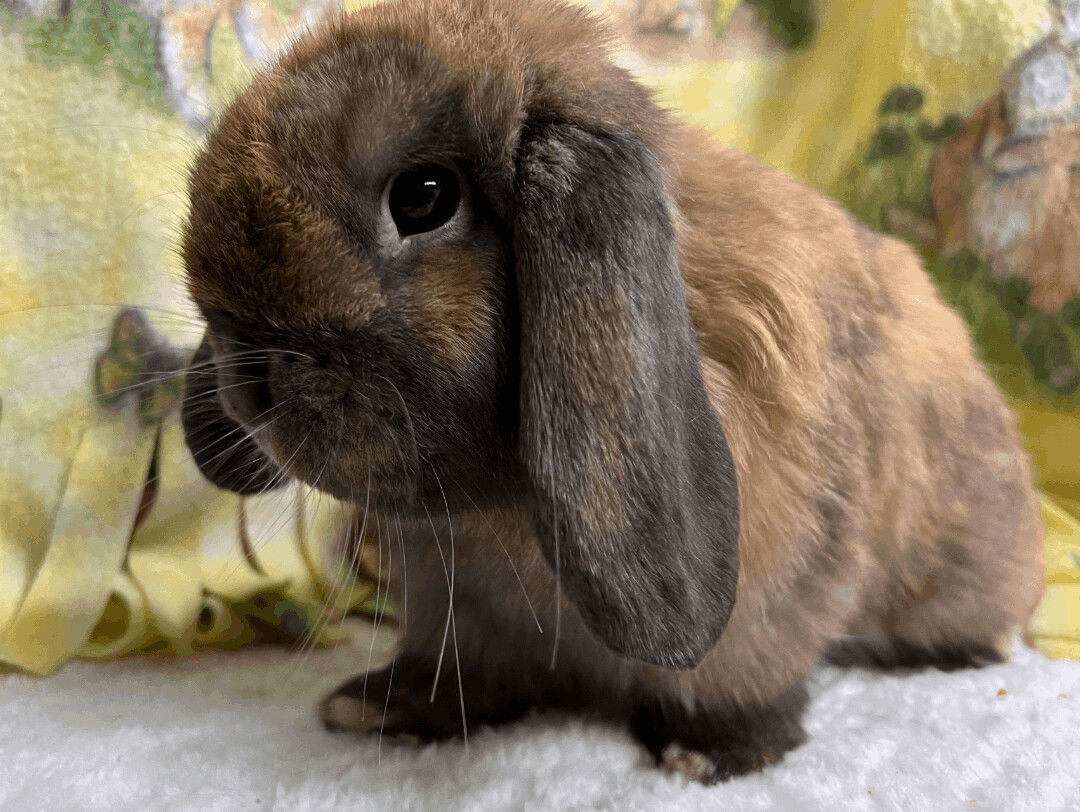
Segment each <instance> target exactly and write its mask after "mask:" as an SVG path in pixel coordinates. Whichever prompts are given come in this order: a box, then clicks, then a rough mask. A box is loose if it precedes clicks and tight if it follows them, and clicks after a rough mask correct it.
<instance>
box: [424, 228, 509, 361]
mask: <svg viewBox="0 0 1080 812" xmlns="http://www.w3.org/2000/svg"><path fill="white" fill-rule="evenodd" d="M500 268H501V257H499V256H497V255H495V252H483V251H478V250H475V249H468V248H461V247H459V246H441V247H439V248H437V249H435V250H433V251H431V252H430V253H429V254H428V256H427V257H426V258H425V262H424V264H423V265H422V266H421V267H420V268H418V269H417V278H418V281H417V284H416V287H415V288H414V290H413V296H412V302H411V307H410V309H409V316H408V318H407V321H408V327H409V329H410V331H411V332H412V333H413V334H414V335H416V336H418V337H419V338H420V340H421V342H422V343H423V344H424V345H426V347H428V348H429V349H430V351H431V353H432V355H433V357H434V358H435V362H436V364H437V365H438V366H439V367H440V368H445V369H448V370H450V371H461V370H467V369H475V368H476V366H477V365H480V366H487V364H486V363H485V362H486V361H490V360H491V357H492V355H493V353H494V352H495V346H494V344H495V342H494V339H495V332H496V331H495V322H496V309H495V302H494V301H493V300H494V298H495V296H494V290H495V287H496V283H497V280H498V278H499V276H500V275H501V273H500Z"/></svg>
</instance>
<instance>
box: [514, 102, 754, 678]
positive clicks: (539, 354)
mask: <svg viewBox="0 0 1080 812" xmlns="http://www.w3.org/2000/svg"><path fill="white" fill-rule="evenodd" d="M518 155H519V158H518V161H519V163H518V166H517V175H516V182H517V190H516V195H515V198H516V201H517V202H516V206H517V211H516V212H515V215H514V250H515V253H516V263H517V271H516V273H517V280H516V282H517V292H518V299H519V306H520V311H521V428H520V438H519V443H520V454H521V458H522V462H523V465H524V468H525V472H526V476H527V478H528V479H529V480H530V483H531V485H532V487H533V489H534V497H535V498H534V514H535V515H534V521H535V522H536V524H537V529H538V534H539V536H540V538H541V539H542V544H543V545H544V552H545V555H546V556H547V558H548V560H549V562H550V563H551V564H552V566H553V567H554V568H555V569H556V570H557V572H558V574H559V577H560V579H561V583H562V587H563V589H564V590H565V592H566V593H567V595H568V596H569V597H570V599H571V600H572V601H573V602H574V603H575V605H576V606H577V608H578V609H579V611H580V612H581V615H582V617H583V618H584V620H585V623H586V624H587V625H588V626H589V628H590V629H591V630H592V632H593V633H594V634H595V635H596V636H597V637H599V638H600V639H601V640H603V641H604V642H605V643H606V644H607V645H608V646H609V647H610V648H611V649H613V650H614V651H616V652H618V653H620V654H623V655H626V656H630V657H634V658H637V659H640V660H644V661H645V662H649V663H653V664H656V665H662V666H666V667H672V668H690V667H692V666H694V665H696V664H697V663H698V662H699V661H700V660H701V658H702V657H704V656H705V654H706V653H707V652H708V650H709V649H710V648H711V647H712V646H713V644H714V643H715V642H716V640H717V638H718V637H719V636H720V633H721V632H722V631H723V629H724V626H725V624H726V623H727V619H728V616H729V614H730V613H731V609H732V606H733V604H734V601H735V585H736V580H737V577H738V569H739V562H738V532H739V519H738V491H737V487H736V481H735V469H734V464H733V460H732V457H731V451H730V449H729V448H728V443H727V440H726V438H725V436H724V432H723V429H722V428H721V426H720V422H719V420H718V418H717V415H716V413H715V411H714V410H713V408H712V406H711V404H710V402H709V399H708V396H707V395H706V392H705V387H704V384H703V382H702V377H701V370H700V366H699V357H698V349H697V341H696V338H695V333H694V330H693V327H692V325H691V321H690V313H689V310H688V307H687V304H686V298H685V291H684V289H683V281H682V276H681V274H680V272H679V266H678V262H677V260H676V256H675V245H674V234H673V227H672V217H671V213H670V211H669V207H668V199H667V195H666V192H665V186H664V180H663V173H662V171H661V168H660V165H659V162H658V160H657V158H656V156H655V155H654V153H653V152H652V150H650V149H649V148H648V147H647V146H646V145H645V144H644V143H643V142H642V141H641V140H640V139H638V138H637V137H636V136H633V135H630V134H610V133H609V134H603V133H595V132H589V131H586V130H584V129H582V128H580V127H578V126H575V125H571V124H558V123H555V124H547V125H544V126H541V127H539V128H535V129H534V130H533V131H532V132H531V133H528V134H527V136H526V138H525V141H524V143H523V145H522V147H521V149H520V151H519V153H518Z"/></svg>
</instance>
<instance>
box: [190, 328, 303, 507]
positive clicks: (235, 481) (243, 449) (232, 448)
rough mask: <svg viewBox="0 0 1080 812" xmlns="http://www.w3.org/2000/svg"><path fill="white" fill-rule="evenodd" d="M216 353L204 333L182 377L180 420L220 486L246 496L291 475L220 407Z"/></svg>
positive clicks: (197, 458) (201, 466) (202, 466)
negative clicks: (213, 361) (213, 363)
mask: <svg viewBox="0 0 1080 812" xmlns="http://www.w3.org/2000/svg"><path fill="white" fill-rule="evenodd" d="M213 357H214V353H213V350H212V348H211V347H210V342H209V341H208V340H207V338H206V336H205V335H204V336H203V340H202V344H200V345H199V349H197V350H196V351H195V355H194V357H193V358H192V359H191V371H189V372H188V374H187V377H186V379H185V381H184V403H183V406H182V408H181V411H180V420H181V423H182V424H183V426H184V439H185V440H186V442H187V446H188V450H189V451H191V456H192V457H193V458H194V459H195V464H196V465H197V466H198V467H199V470H200V471H201V472H202V474H203V476H205V477H206V478H207V479H209V480H210V481H211V482H213V483H214V484H215V485H217V486H218V487H219V488H223V489H225V490H227V491H233V492H234V493H239V494H241V495H244V496H248V495H251V494H258V493H265V492H266V491H270V490H273V489H275V488H278V487H280V486H281V485H284V484H285V482H286V481H287V480H288V477H286V476H283V475H282V474H281V469H280V468H278V466H277V465H276V464H275V463H274V462H273V461H272V460H271V459H270V458H269V457H268V456H267V455H266V454H265V453H264V452H263V451H262V449H260V448H259V446H258V445H257V444H256V443H255V441H254V440H253V439H251V437H250V436H249V435H248V434H247V432H246V431H245V430H244V429H243V427H242V426H241V425H240V424H239V423H237V422H236V421H235V420H233V419H232V418H231V417H229V416H228V415H227V414H226V413H225V410H224V409H223V408H222V406H221V401H220V400H219V399H218V396H217V386H218V384H217V376H216V375H215V374H214V368H213V365H212V363H211V361H212V360H213Z"/></svg>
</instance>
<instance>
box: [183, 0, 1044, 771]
mask: <svg viewBox="0 0 1080 812" xmlns="http://www.w3.org/2000/svg"><path fill="white" fill-rule="evenodd" d="M611 53H612V50H611V39H610V37H609V36H608V33H607V29H606V27H605V23H604V22H603V21H602V20H600V19H598V18H596V17H594V16H593V15H592V14H591V13H590V12H588V11H587V10H585V9H583V8H582V7H580V6H575V5H570V4H564V3H562V2H559V1H558V0H528V1H527V2H526V0H398V1H397V2H393V3H387V4H382V5H378V6H374V7H371V8H368V9H365V10H362V11H360V12H358V13H354V14H351V15H344V16H340V17H336V18H334V19H332V20H329V21H327V22H325V23H324V24H323V25H322V26H321V27H319V28H317V29H316V30H314V31H312V32H311V33H309V34H307V35H305V36H304V37H302V38H301V39H300V40H299V41H298V42H297V43H296V44H295V45H294V47H293V48H292V49H291V50H289V51H288V52H287V53H286V54H285V55H284V56H283V57H282V58H281V59H280V60H279V61H278V62H277V63H276V64H275V65H274V66H273V67H272V68H270V69H268V70H267V71H265V72H264V73H262V74H261V75H259V76H258V77H256V78H255V79H254V81H253V83H252V84H251V86H250V87H249V88H248V89H247V90H246V91H245V92H244V93H242V94H241V95H240V96H239V97H238V98H237V99H236V100H235V102H234V103H233V104H232V106H231V107H230V108H229V109H228V110H226V111H225V112H224V113H223V115H222V116H221V118H220V121H219V122H218V123H217V125H216V126H215V128H214V129H213V130H212V131H211V132H210V134H209V136H208V139H207V142H206V144H205V146H204V148H203V149H202V151H201V153H200V154H199V155H198V157H197V158H196V160H195V162H194V164H193V167H192V170H191V176H190V187H189V188H190V213H189V216H188V219H187V221H186V223H185V225H184V227H183V231H182V235H181V245H180V251H181V256H182V258H183V261H184V265H185V272H186V279H187V286H188V289H189V291H190V295H191V297H192V298H193V300H194V302H195V304H196V305H197V306H198V308H199V309H200V310H201V312H202V314H203V315H204V316H205V319H206V322H207V329H206V333H205V337H204V339H203V344H202V347H201V348H200V350H199V354H198V356H197V359H196V360H197V362H198V363H200V364H204V365H210V367H211V368H214V369H216V375H215V376H207V375H205V374H201V375H192V376H190V377H189V381H188V385H187V392H186V395H185V401H184V407H183V422H184V427H185V431H186V437H187V442H188V445H189V448H190V450H191V453H192V455H193V457H194V458H195V460H196V462H197V463H198V464H199V465H200V468H201V470H202V471H203V472H204V474H205V475H206V476H207V477H208V478H209V479H210V480H212V481H214V482H216V483H217V484H218V485H220V486H221V487H224V488H227V489H230V490H233V491H237V492H252V491H261V490H265V489H270V488H273V487H275V486H277V485H279V484H281V483H282V482H284V481H285V480H288V479H298V480H301V481H303V482H305V483H308V484H309V485H311V486H313V487H314V488H316V489H318V490H320V491H322V492H325V493H328V494H330V495H332V496H334V497H337V498H339V499H341V500H345V501H347V502H348V503H350V504H352V505H355V506H356V514H355V518H354V520H353V521H352V525H353V532H352V540H353V541H352V543H360V540H362V539H364V538H366V537H372V538H375V539H377V540H378V541H379V544H380V554H381V556H380V557H381V561H382V564H381V566H382V569H384V570H386V571H387V572H388V573H389V579H390V587H391V592H392V594H393V595H395V597H396V598H397V600H398V604H399V607H400V619H401V632H400V634H401V640H400V648H399V651H398V653H397V655H396V658H395V659H394V660H393V662H392V664H391V665H389V666H387V668H385V669H383V670H379V671H376V672H374V673H370V674H367V675H362V676H360V677H358V678H357V679H355V680H352V681H350V682H348V683H347V684H345V685H343V686H341V688H340V689H338V690H337V691H336V692H334V693H333V694H331V695H330V696H328V697H327V698H326V699H325V700H324V701H323V703H322V704H321V706H320V713H321V714H322V717H323V721H324V723H325V724H326V725H327V726H328V727H330V728H332V729H347V730H350V731H355V732H360V733H379V734H381V735H387V736H390V735H394V736H398V737H401V738H402V739H406V740H407V739H412V740H415V741H421V742H429V741H435V740H440V739H445V738H449V737H454V736H461V735H463V734H467V731H468V730H472V729H474V728H475V727H476V726H484V725H496V724H499V723H505V722H509V721H511V720H513V719H516V718H518V717H521V716H522V715H523V714H526V713H528V712H530V711H532V710H533V709H552V710H554V711H556V712H569V713H580V714H584V715H587V716H589V717H593V718H599V719H604V720H608V721H611V722H614V723H617V724H620V725H626V726H628V728H629V729H630V730H631V731H632V732H633V734H634V735H635V736H636V737H637V739H639V740H640V741H641V742H642V744H643V745H644V746H645V747H646V748H647V750H648V752H649V753H651V754H652V756H653V757H654V758H655V759H656V761H657V763H658V764H659V765H661V766H663V767H665V768H666V769H669V770H672V771H675V772H678V773H682V774H684V775H686V776H687V777H689V778H691V779H693V780H696V781H701V782H704V783H712V782H717V781H722V780H726V779H729V778H731V777H734V776H738V775H742V774H745V773H749V772H752V771H756V770H759V769H761V768H763V767H765V766H767V765H771V764H774V763H776V762H779V761H780V760H781V759H782V758H783V757H784V755H785V753H787V752H788V751H790V750H792V749H793V748H795V747H796V746H797V745H799V744H800V743H801V742H803V741H804V739H805V733H804V730H803V728H802V725H801V721H800V720H801V716H802V713H803V711H804V708H805V707H806V704H807V691H806V687H805V682H806V679H807V676H808V674H810V672H811V670H812V669H813V668H814V666H815V664H816V663H817V662H818V661H819V660H821V659H822V658H823V657H824V658H826V659H830V660H832V661H835V662H843V663H846V664H850V665H867V666H871V667H922V666H940V667H943V668H956V667H963V666H976V665H984V664H987V663H990V662H997V661H1000V660H1001V659H1002V658H1003V657H1005V656H1007V654H1008V651H1009V646H1010V645H1011V641H1012V640H1013V639H1014V638H1015V635H1016V633H1017V632H1018V631H1022V630H1023V629H1024V628H1025V626H1026V624H1027V622H1028V620H1029V618H1030V616H1031V614H1032V612H1033V610H1034V608H1035V606H1036V604H1037V603H1038V601H1039V599H1040V596H1041V593H1042V578H1041V556H1042V552H1041V550H1042V545H1041V542H1042V536H1043V529H1042V527H1041V518H1040V513H1039V509H1038V503H1037V496H1036V493H1035V491H1034V488H1033V483H1032V472H1031V469H1030V464H1029V461H1028V459H1027V457H1026V456H1025V453H1024V451H1023V450H1022V448H1021V445H1020V441H1019V439H1018V435H1017V432H1016V429H1015V426H1014V420H1013V418H1012V417H1011V415H1010V412H1009V411H1008V410H1007V408H1006V406H1005V405H1004V403H1003V399H1002V396H1001V395H1000V393H999V392H998V390H997V389H996V388H995V385H994V384H993V383H992V382H991V380H990V378H989V377H988V375H987V373H986V371H985V370H984V368H983V367H982V366H981V365H980V363H979V361H978V360H977V359H976V356H975V354H974V352H973V349H972V344H971V341H970V339H969V335H968V332H967V329H966V326H965V325H964V323H963V322H962V321H961V319H960V318H959V317H958V316H957V315H956V314H955V313H954V312H953V311H952V310H950V309H949V308H948V307H947V306H946V305H945V304H943V303H942V301H941V299H940V298H939V297H938V294H937V293H936V291H935V289H934V287H933V286H932V283H931V281H930V279H929V277H928V276H927V274H926V273H925V271H924V270H923V269H922V267H921V265H920V261H919V260H918V258H917V257H916V255H915V253H914V252H913V250H911V249H910V248H909V247H907V246H906V245H904V244H902V243H900V242H898V241H895V240H893V239H891V238H888V237H885V236H882V235H879V234H877V233H874V232H871V231H869V230H867V229H866V228H864V227H863V226H862V225H860V224H859V223H858V222H856V221H855V220H854V219H853V217H851V216H849V215H848V214H847V213H845V212H844V210H843V209H841V207H840V206H839V205H837V204H836V203H834V202H832V201H830V200H829V199H827V198H826V197H824V196H823V195H821V194H819V193H817V192H815V191H813V190H811V189H809V188H808V187H806V186H804V185H803V184H802V183H800V182H799V181H797V180H795V179H793V178H791V177H788V176H786V175H784V174H782V173H780V172H777V171H773V170H771V169H768V168H766V167H764V166H763V165H761V164H760V163H758V162H757V161H756V160H755V159H753V158H751V157H749V156H747V155H745V154H742V153H740V152H738V151H736V150H734V149H731V148H728V147H726V146H724V145H722V144H720V143H717V142H716V141H714V140H712V139H711V137H710V136H709V135H708V134H706V133H704V132H702V131H699V130H697V129H694V128H692V127H690V126H688V125H686V124H683V123H680V121H679V120H677V119H676V118H675V117H674V116H673V115H672V114H670V113H669V112H666V111H665V110H663V109H661V107H660V106H658V104H657V102H656V101H655V100H654V99H653V96H652V94H651V92H650V91H648V90H647V89H646V88H645V87H644V86H643V85H642V84H640V83H639V82H638V81H637V80H635V79H634V78H633V77H632V76H631V75H630V74H629V73H627V72H626V71H625V70H624V69H622V68H620V67H618V66H617V65H616V64H615V63H614V62H613V61H612V57H611ZM204 368H205V367H204ZM451 657H452V658H453V659H452V660H451V659H450V658H451ZM432 697H436V701H430V700H431V698H432Z"/></svg>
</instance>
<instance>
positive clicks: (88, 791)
mask: <svg viewBox="0 0 1080 812" xmlns="http://www.w3.org/2000/svg"><path fill="white" fill-rule="evenodd" d="M376 657H378V654H377V655H376ZM367 661H368V651H367V648H366V647H363V650H361V651H357V650H354V649H349V648H340V649H337V650H334V651H322V652H314V653H309V654H307V655H297V654H296V653H292V652H287V651H282V650H272V649H261V650H248V651H241V652H231V653H203V654H200V655H197V656H195V657H192V658H189V659H183V660H175V659H165V658H157V657H140V658H129V659H127V660H124V661H119V662H108V663H86V662H80V663H74V664H72V665H70V666H69V667H67V668H66V669H65V670H64V671H63V672H62V673H60V674H59V675H57V676H55V677H52V678H50V679H44V680H41V679H34V678H30V677H25V676H21V675H0V708H2V713H0V809H2V810H5V812H6V811H7V810H15V811H16V812H22V810H50V811H51V810H82V809H88V810H89V809H101V810H110V811H112V810H140V812H141V811H142V810H148V809H149V810H156V809H185V810H186V809H191V810H213V809H220V810H229V812H233V810H249V809H251V810H268V809H280V810H290V812H291V810H320V812H321V811H322V810H336V809H348V810H368V809H370V810H379V811H380V812H382V810H396V809H417V810H424V809H433V810H435V809H437V810H447V809H493V810H513V809H529V810H548V809H559V810H561V809H611V810H634V809H642V810H645V809H647V810H653V809H655V810H661V809H662V810H670V809H688V810H690V809H722V810H739V811H741V810H755V809H762V810H772V809H779V810H799V812H803V810H828V811H829V812H841V810H858V809H896V810H938V809H972V810H1008V812H1020V811H1021V810H1032V812H1052V810H1078V809H1080V663H1071V662H1054V661H1051V660H1047V659H1045V658H1043V657H1041V656H1040V655H1037V654H1034V653H1032V652H1030V651H1021V652H1019V653H1018V654H1017V657H1016V660H1015V661H1014V662H1013V663H1012V664H1009V665H1003V666H995V667H992V668H986V669H983V670H979V671H962V672H958V673H954V674H943V673H940V672H936V671H927V672H923V673H918V674H907V675H895V676H893V675H889V676H880V675H871V674H867V673H864V672H859V671H850V672H842V671H838V670H834V669H827V668H822V669H820V670H819V671H818V672H817V673H816V674H815V677H814V680H813V685H812V694H813V703H812V705H811V707H810V711H809V714H808V716H807V718H806V728H807V731H808V732H809V734H810V738H809V741H808V743H807V744H805V745H803V746H802V747H800V748H799V749H798V750H796V751H795V752H793V753H790V754H789V755H788V756H787V757H786V758H785V759H784V761H783V763H782V764H781V765H779V766H777V767H774V768H772V769H768V770H766V771H765V772H763V773H760V774H758V775H754V776H750V777H747V778H743V779H741V780H736V781H732V782H730V783H728V784H724V785H721V786H716V787H701V786H697V785H694V784H690V783H688V782H687V781H686V780H685V779H683V778H681V777H677V776H672V775H667V774H665V773H663V772H661V771H659V770H658V769H656V768H655V767H654V766H653V765H652V764H651V763H650V760H649V759H648V757H647V756H646V754H645V752H644V750H642V749H641V748H640V747H639V746H638V745H637V744H635V743H634V742H633V741H632V740H631V738H630V736H629V735H628V734H627V733H626V732H625V731H623V730H621V729H617V728H612V727H608V726H605V725H601V724H596V723H590V722H583V721H579V720H576V719H567V718H563V717H559V716H553V715H546V716H541V717H536V718H530V719H527V720H526V721H524V722H522V723H519V724H516V725H512V726H509V727H505V728H503V729H500V730H490V729H487V730H474V731H471V733H470V736H469V742H468V748H467V750H466V747H465V746H464V745H463V744H462V743H461V742H452V743H447V744H442V745H438V746H429V747H426V748H423V749H420V750H414V749H409V748H405V747H400V746H391V745H389V744H388V743H384V744H383V745H382V746H381V754H380V746H379V743H378V742H377V741H376V740H373V739H367V740H360V739H356V738H353V737H351V736H349V735H347V734H331V733H328V732H325V731H324V730H323V729H322V728H321V727H320V725H319V723H318V721H317V720H316V718H315V715H314V713H313V710H312V707H313V705H314V703H315V701H316V699H317V698H318V697H319V696H320V695H321V694H322V693H323V692H324V691H327V690H329V689H330V688H332V687H334V686H335V685H336V684H337V683H338V682H339V681H341V680H342V679H344V678H346V677H348V676H350V675H352V674H353V673H354V672H356V671H359V670H360V669H361V668H362V667H363V665H364V663H366V662H367ZM447 693H448V694H449V692H447ZM444 701H454V702H456V701H457V697H456V696H452V695H451V696H447V697H445V700H444Z"/></svg>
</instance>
